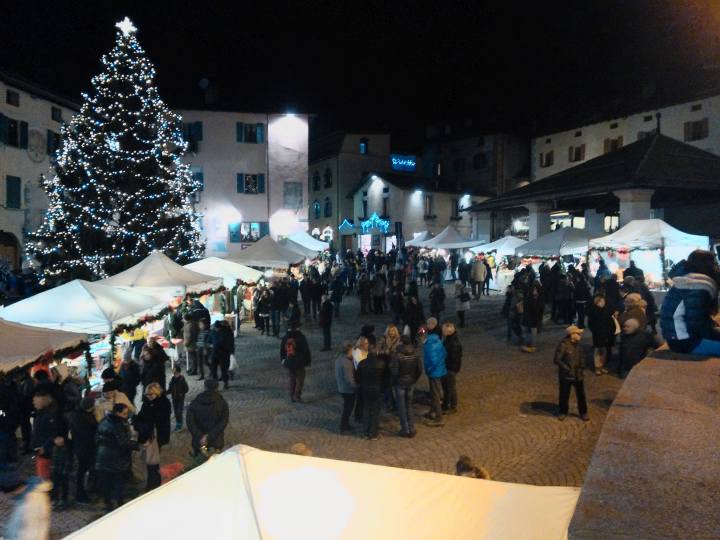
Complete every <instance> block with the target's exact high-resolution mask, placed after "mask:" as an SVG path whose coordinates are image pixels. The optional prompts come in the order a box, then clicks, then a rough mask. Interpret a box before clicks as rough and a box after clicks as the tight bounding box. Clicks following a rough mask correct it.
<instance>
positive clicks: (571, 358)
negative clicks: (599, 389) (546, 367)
mask: <svg viewBox="0 0 720 540" xmlns="http://www.w3.org/2000/svg"><path fill="white" fill-rule="evenodd" d="M565 333H566V336H565V337H564V338H563V340H562V341H561V342H560V344H559V345H558V346H557V349H556V350H555V358H554V359H553V361H554V362H555V365H556V366H557V367H558V386H559V398H558V406H559V409H560V412H559V414H558V420H560V421H562V420H565V418H566V417H567V414H568V400H569V399H570V389H571V388H575V397H576V399H577V403H578V410H579V412H580V418H582V419H583V420H585V421H586V422H588V421H589V420H590V417H589V416H588V414H587V402H586V400H585V386H584V383H583V372H584V370H585V365H584V362H583V356H582V350H581V348H580V340H581V339H582V333H583V331H582V330H581V329H580V328H578V327H577V326H575V325H572V326H568V327H567V328H566V329H565Z"/></svg>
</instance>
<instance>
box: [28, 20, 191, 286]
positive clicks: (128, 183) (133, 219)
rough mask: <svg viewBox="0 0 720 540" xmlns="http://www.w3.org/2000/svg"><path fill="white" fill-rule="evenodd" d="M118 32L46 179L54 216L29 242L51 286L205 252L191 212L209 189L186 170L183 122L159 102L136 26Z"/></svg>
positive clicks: (120, 25)
mask: <svg viewBox="0 0 720 540" xmlns="http://www.w3.org/2000/svg"><path fill="white" fill-rule="evenodd" d="M115 26H116V27H117V29H118V31H117V34H116V42H115V47H114V48H113V49H112V50H111V51H110V52H109V53H108V54H107V55H104V56H103V57H102V67H103V69H102V71H101V72H100V73H99V74H98V75H96V76H94V77H93V78H92V80H91V89H90V91H89V92H88V93H86V94H83V95H82V106H81V108H80V112H79V113H78V114H77V115H75V116H74V117H73V118H72V120H71V121H70V122H69V124H67V125H65V126H63V127H62V129H61V140H62V142H61V146H60V148H59V149H58V151H57V154H56V156H55V163H54V173H52V174H51V175H49V176H48V177H47V178H45V179H44V180H43V187H44V189H45V191H46V192H47V196H48V200H49V205H48V211H47V214H46V216H45V219H44V221H43V223H42V225H41V226H40V228H39V229H38V230H37V231H35V232H34V233H32V234H31V235H30V241H29V242H28V255H29V256H31V257H33V258H34V259H36V260H37V261H38V262H39V263H40V266H41V273H42V278H43V280H47V279H50V280H53V281H57V282H61V281H67V280H69V279H73V278H86V279H96V278H102V277H106V276H109V275H113V274H115V273H117V272H120V271H122V270H124V269H126V268H129V267H130V266H132V265H134V264H135V263H137V262H139V261H140V260H141V259H143V258H144V257H146V256H147V255H148V254H149V253H150V252H152V251H153V250H160V251H163V252H164V253H165V254H167V255H168V256H170V257H171V258H173V259H175V260H177V261H179V262H185V261H190V260H194V259H197V258H199V257H201V256H202V254H203V251H204V245H203V243H202V240H201V234H200V215H199V214H197V213H196V212H195V211H194V208H193V205H192V198H193V194H194V192H196V191H198V190H199V189H200V187H201V186H200V185H199V184H198V183H197V182H196V181H195V180H193V178H192V176H191V174H190V170H189V168H188V166H187V165H184V164H183V163H182V162H181V158H182V156H183V154H184V153H185V150H186V147H187V144H186V142H185V141H184V140H183V137H182V126H181V123H180V118H179V117H178V116H177V115H176V114H174V113H173V112H171V111H170V110H169V109H168V108H167V106H166V105H165V103H164V102H163V101H162V99H161V98H160V96H159V95H158V91H157V88H156V87H155V85H154V79H155V68H154V67H153V65H152V63H151V62H150V61H149V60H148V58H147V56H146V55H145V52H144V51H143V49H142V48H141V47H140V44H139V43H138V41H137V38H136V32H137V29H136V28H135V26H134V25H133V23H132V21H130V19H128V18H127V17H125V19H124V20H123V21H120V22H119V23H117V24H116V25H115Z"/></svg>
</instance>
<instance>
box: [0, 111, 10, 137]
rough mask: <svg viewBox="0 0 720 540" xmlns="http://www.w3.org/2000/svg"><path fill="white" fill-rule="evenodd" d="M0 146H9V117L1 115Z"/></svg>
mask: <svg viewBox="0 0 720 540" xmlns="http://www.w3.org/2000/svg"><path fill="white" fill-rule="evenodd" d="M0 144H8V117H7V116H5V115H4V114H2V113H0Z"/></svg>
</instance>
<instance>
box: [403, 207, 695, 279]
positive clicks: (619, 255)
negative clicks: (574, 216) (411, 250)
mask: <svg viewBox="0 0 720 540" xmlns="http://www.w3.org/2000/svg"><path fill="white" fill-rule="evenodd" d="M406 246H409V247H416V248H420V249H426V250H446V251H447V250H463V249H465V250H468V252H470V253H475V254H480V253H482V254H483V255H487V254H494V256H495V257H494V259H495V261H496V262H497V264H498V265H499V266H500V268H499V270H501V271H502V269H503V266H506V267H510V269H509V270H508V272H509V273H510V275H511V274H512V267H514V266H515V265H507V264H504V265H503V263H502V262H501V261H503V260H504V261H505V262H506V263H507V260H508V259H511V258H518V259H519V260H516V264H517V265H518V266H523V265H528V264H535V265H537V264H540V262H541V261H543V260H547V259H561V260H565V261H567V262H573V263H582V262H588V263H589V265H590V271H591V273H594V272H595V271H596V269H597V266H598V262H597V261H598V258H591V257H589V255H590V253H591V252H597V253H599V255H600V256H601V257H602V258H603V259H604V260H605V261H606V263H607V264H608V267H609V269H610V270H611V271H612V272H621V271H622V269H623V268H625V267H627V266H628V264H629V261H630V260H631V259H632V260H635V261H636V263H637V264H638V266H641V267H642V268H645V269H646V279H647V280H648V282H649V283H650V284H651V285H654V286H655V287H662V286H664V284H665V279H666V270H667V267H668V266H669V265H670V264H672V262H674V261H679V260H681V259H683V258H685V257H687V255H688V254H689V253H690V252H691V251H693V250H694V249H708V247H709V238H708V237H707V236H698V235H694V234H688V233H686V232H683V231H680V230H678V229H676V228H675V227H672V226H671V225H669V224H667V223H665V222H664V221H663V220H661V219H644V220H634V221H631V222H630V223H628V224H627V225H625V226H624V227H622V228H620V229H618V230H617V231H615V232H614V233H612V234H609V235H607V236H602V237H599V238H592V237H591V236H590V234H589V233H588V231H586V230H584V229H575V228H572V227H567V228H561V229H557V230H555V231H552V232H551V233H548V234H546V235H543V236H541V237H539V238H537V239H535V240H532V241H530V242H527V241H525V240H522V239H520V238H516V237H513V236H505V237H503V238H500V239H499V240H496V241H494V242H491V243H482V242H478V241H477V240H469V239H467V238H464V237H462V235H460V234H459V233H458V232H457V230H455V229H454V228H452V227H447V228H445V229H444V230H443V231H442V232H440V233H439V234H438V235H437V236H435V237H433V236H432V235H430V234H429V233H428V232H427V231H423V232H420V233H417V234H416V235H415V238H413V239H412V240H411V241H409V242H407V243H406ZM470 256H472V255H470ZM499 281H501V280H499ZM496 288H498V289H501V290H502V287H499V286H497V284H496Z"/></svg>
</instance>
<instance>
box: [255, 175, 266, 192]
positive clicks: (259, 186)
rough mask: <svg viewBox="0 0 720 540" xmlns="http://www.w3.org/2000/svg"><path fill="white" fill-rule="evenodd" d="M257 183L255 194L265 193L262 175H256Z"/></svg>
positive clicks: (263, 176)
mask: <svg viewBox="0 0 720 540" xmlns="http://www.w3.org/2000/svg"><path fill="white" fill-rule="evenodd" d="M257 176H258V182H257V192H258V193H265V175H264V174H258V175H257Z"/></svg>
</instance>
